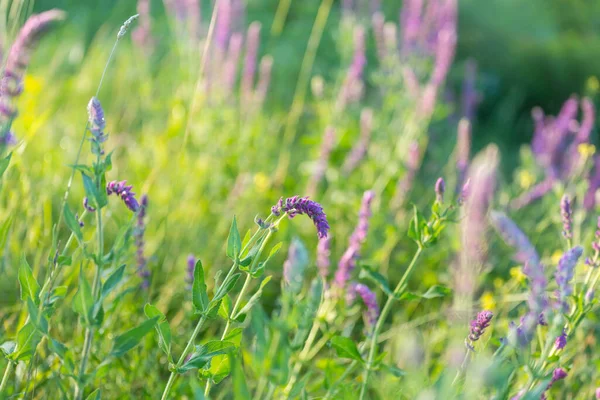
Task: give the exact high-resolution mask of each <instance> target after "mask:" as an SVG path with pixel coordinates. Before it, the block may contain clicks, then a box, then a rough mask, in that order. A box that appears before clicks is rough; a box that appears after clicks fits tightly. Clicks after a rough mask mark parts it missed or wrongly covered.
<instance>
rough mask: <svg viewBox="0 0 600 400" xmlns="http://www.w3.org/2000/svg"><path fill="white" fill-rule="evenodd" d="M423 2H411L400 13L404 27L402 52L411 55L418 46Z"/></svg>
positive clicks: (411, 0)
mask: <svg viewBox="0 0 600 400" xmlns="http://www.w3.org/2000/svg"><path fill="white" fill-rule="evenodd" d="M422 12H423V0H409V1H406V2H404V3H403V5H402V11H401V13H400V26H401V27H402V52H403V54H404V55H408V54H410V53H411V52H412V51H414V49H415V47H416V46H417V44H416V41H417V39H418V37H419V31H420V29H421V26H422Z"/></svg>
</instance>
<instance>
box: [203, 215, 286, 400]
mask: <svg viewBox="0 0 600 400" xmlns="http://www.w3.org/2000/svg"><path fill="white" fill-rule="evenodd" d="M286 215H287V213H285V214H283V215H282V216H281V218H279V219H278V220H277V222H276V223H275V225H277V224H279V221H281V220H282V219H283V217H285V216H286ZM272 236H273V230H269V233H268V234H267V236H266V237H265V239H264V240H263V242H262V243H261V245H260V247H259V249H258V253H257V254H256V256H255V257H254V260H252V264H251V266H250V271H252V270H254V268H255V267H256V265H257V264H258V260H260V256H261V254H262V253H263V251H264V250H265V248H266V247H267V244H268V243H269V239H271V237H272ZM251 281H252V275H250V274H249V273H248V274H246V280H245V281H244V286H242V289H241V290H240V294H239V295H238V297H237V299H236V301H235V304H234V305H233V309H232V310H231V313H230V314H229V317H228V318H227V323H226V324H225V329H223V334H222V335H221V340H224V339H225V336H227V334H228V333H229V328H230V327H231V320H232V317H233V316H234V315H236V313H237V312H238V309H239V308H240V305H241V303H242V298H243V297H244V294H245V293H246V291H247V290H248V287H250V282H251ZM211 387H212V384H211V382H210V380H209V381H208V382H206V388H205V389H204V397H208V394H209V393H210V389H211Z"/></svg>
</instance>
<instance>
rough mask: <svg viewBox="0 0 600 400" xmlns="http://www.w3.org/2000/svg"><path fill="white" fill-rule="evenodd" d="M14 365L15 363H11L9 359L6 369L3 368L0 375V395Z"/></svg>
mask: <svg viewBox="0 0 600 400" xmlns="http://www.w3.org/2000/svg"><path fill="white" fill-rule="evenodd" d="M14 367H15V364H13V363H12V362H11V361H9V362H8V365H7V366H6V369H5V370H4V375H3V376H2V383H0V395H2V393H4V390H5V389H6V386H7V385H8V378H9V377H10V374H11V373H12V370H13V368H14Z"/></svg>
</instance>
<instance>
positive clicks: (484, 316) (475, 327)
mask: <svg viewBox="0 0 600 400" xmlns="http://www.w3.org/2000/svg"><path fill="white" fill-rule="evenodd" d="M493 317H494V314H492V312H491V311H489V310H483V311H480V312H479V314H477V317H476V318H475V319H474V320H472V321H471V329H470V331H469V336H468V339H469V343H468V345H469V348H471V349H472V348H473V342H476V341H478V340H479V338H480V337H481V335H483V333H484V332H485V328H487V327H488V326H490V322H491V321H492V318H493Z"/></svg>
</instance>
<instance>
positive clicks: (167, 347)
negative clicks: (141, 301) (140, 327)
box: [144, 303, 171, 359]
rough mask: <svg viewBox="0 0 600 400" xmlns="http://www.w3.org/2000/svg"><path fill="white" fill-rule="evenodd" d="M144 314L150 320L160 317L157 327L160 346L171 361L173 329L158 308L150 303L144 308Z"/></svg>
mask: <svg viewBox="0 0 600 400" xmlns="http://www.w3.org/2000/svg"><path fill="white" fill-rule="evenodd" d="M144 313H145V314H146V316H147V317H148V318H155V317H158V320H157V324H156V326H155V328H156V333H157V335H158V346H159V347H160V348H161V349H162V351H164V352H165V353H166V354H167V356H168V357H169V359H171V327H170V326H169V321H167V317H165V315H164V314H163V313H162V312H160V310H159V309H158V308H156V307H155V306H153V305H152V304H149V303H147V304H146V305H145V306H144Z"/></svg>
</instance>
